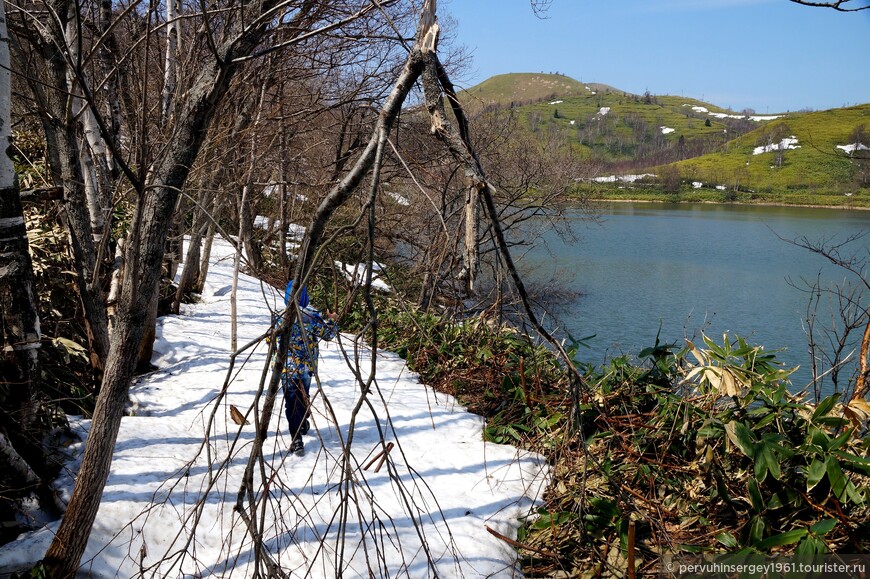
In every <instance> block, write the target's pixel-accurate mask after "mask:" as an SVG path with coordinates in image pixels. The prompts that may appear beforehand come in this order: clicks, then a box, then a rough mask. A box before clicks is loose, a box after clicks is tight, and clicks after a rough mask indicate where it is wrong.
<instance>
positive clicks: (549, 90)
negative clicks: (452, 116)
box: [463, 72, 610, 106]
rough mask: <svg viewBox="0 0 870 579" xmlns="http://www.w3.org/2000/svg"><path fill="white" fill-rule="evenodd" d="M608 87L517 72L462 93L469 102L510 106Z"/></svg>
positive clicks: (486, 81)
mask: <svg viewBox="0 0 870 579" xmlns="http://www.w3.org/2000/svg"><path fill="white" fill-rule="evenodd" d="M608 88H610V87H607V86H605V85H601V84H583V83H582V82H580V81H577V80H574V79H573V78H570V77H567V76H564V75H561V74H545V73H535V72H519V73H517V72H515V73H510V74H499V75H496V76H493V77H491V78H489V79H487V80H485V81H483V82H482V83H480V84H478V85H475V86H473V87H471V88H469V89H467V90H465V91H463V95H464V96H465V97H466V99H468V100H467V102H470V103H476V104H482V105H484V106H486V105H493V104H495V105H507V106H509V105H510V104H511V103H514V104H528V103H533V102H537V101H542V100H547V99H551V98H556V97H560V98H564V97H566V96H572V95H584V94H585V93H587V92H592V91H598V90H602V89H603V90H606V89H608ZM472 106H473V104H472Z"/></svg>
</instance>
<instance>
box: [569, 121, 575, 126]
mask: <svg viewBox="0 0 870 579" xmlns="http://www.w3.org/2000/svg"><path fill="white" fill-rule="evenodd" d="M568 124H569V125H575V124H577V121H568Z"/></svg>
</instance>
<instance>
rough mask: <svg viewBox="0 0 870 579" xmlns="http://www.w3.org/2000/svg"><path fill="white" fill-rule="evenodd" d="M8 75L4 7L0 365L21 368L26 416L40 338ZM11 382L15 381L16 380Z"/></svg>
mask: <svg viewBox="0 0 870 579" xmlns="http://www.w3.org/2000/svg"><path fill="white" fill-rule="evenodd" d="M9 71H10V55H9V33H8V30H7V28H6V12H5V5H4V3H2V2H0V308H2V309H0V314H2V315H0V320H2V324H0V328H2V332H3V333H2V334H0V344H2V359H0V362H2V363H4V364H5V363H6V362H7V361H8V362H10V363H11V364H12V365H13V366H17V368H15V367H13V368H11V369H10V374H15V375H16V378H17V379H16V382H17V383H19V384H21V385H22V388H21V390H23V391H21V392H17V393H12V394H11V395H10V396H9V398H11V399H12V400H14V401H17V402H19V403H20V404H22V407H21V409H22V410H25V409H27V408H29V407H30V403H31V401H32V399H33V394H35V384H34V382H35V381H36V380H37V379H38V376H39V364H38V362H39V358H38V356H39V348H40V344H41V335H40V329H39V314H38V311H37V306H36V297H35V295H34V293H33V267H32V264H31V261H30V253H29V248H28V241H27V232H26V230H25V227H24V213H23V211H22V208H21V198H20V196H19V191H18V179H17V177H16V174H15V165H14V164H13V163H12V159H10V158H9V156H8V154H7V152H6V151H7V150H8V149H9V148H10V147H11V141H12V84H11V81H12V77H11V74H10V72H9ZM5 373H6V372H4V374H5ZM7 378H8V379H9V380H12V379H13V376H12V375H10V376H8V377H7ZM13 383H14V382H9V384H13ZM9 402H10V401H9V400H7V401H6V403H7V404H8V403H9ZM30 418H32V416H31V413H30V412H27V411H25V412H24V415H23V416H22V422H24V424H22V426H23V427H24V428H25V429H26V428H27V427H28V426H29V424H28V423H29V422H30Z"/></svg>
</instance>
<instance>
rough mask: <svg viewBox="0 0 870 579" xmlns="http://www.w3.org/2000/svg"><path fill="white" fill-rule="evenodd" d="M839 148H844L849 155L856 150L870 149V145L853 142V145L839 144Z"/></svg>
mask: <svg viewBox="0 0 870 579" xmlns="http://www.w3.org/2000/svg"><path fill="white" fill-rule="evenodd" d="M837 148H838V149H842V150H843V151H845V152H846V153H848V154H849V155H851V154H852V153H854V152H855V151H870V147H868V146H867V145H865V144H864V143H852V144H851V145H837Z"/></svg>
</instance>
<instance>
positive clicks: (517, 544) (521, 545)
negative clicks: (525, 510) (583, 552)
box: [483, 525, 559, 559]
mask: <svg viewBox="0 0 870 579" xmlns="http://www.w3.org/2000/svg"><path fill="white" fill-rule="evenodd" d="M483 528H484V529H486V530H487V532H489V534H490V535H492V536H493V537H496V538H498V539H501V540H502V541H504V542H505V543H507V544H508V545H510V546H511V547H516V548H517V549H525V550H526V551H532V552H533V553H537V554H539V555H543V556H544V557H549V558H550V559H558V558H559V555H557V554H556V553H553V552H552V551H546V550H544V549H539V548H537V547H532V546H531V545H526V544H525V543H520V542H519V541H515V540H513V539H511V538H510V537H506V536H504V535H502V534H501V533H499V532H498V531H496V530H493V529H491V528H489V527H488V526H487V525H484V526H483Z"/></svg>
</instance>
